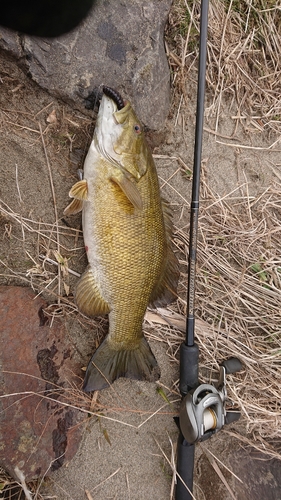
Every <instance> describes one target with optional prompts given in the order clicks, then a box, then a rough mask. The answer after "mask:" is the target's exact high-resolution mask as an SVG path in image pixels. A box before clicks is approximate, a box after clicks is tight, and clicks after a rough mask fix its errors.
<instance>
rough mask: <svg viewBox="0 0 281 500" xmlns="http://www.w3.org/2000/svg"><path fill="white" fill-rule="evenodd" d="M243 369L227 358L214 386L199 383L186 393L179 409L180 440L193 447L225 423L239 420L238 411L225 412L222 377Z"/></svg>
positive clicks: (223, 379) (224, 389)
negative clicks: (181, 435)
mask: <svg viewBox="0 0 281 500" xmlns="http://www.w3.org/2000/svg"><path fill="white" fill-rule="evenodd" d="M242 368H243V366H242V364H241V362H240V361H239V359H237V358H229V359H228V360H226V361H224V362H223V363H222V365H221V366H220V375H219V380H218V383H217V386H216V387H215V386H213V385H211V384H201V385H199V386H198V387H196V388H195V389H192V390H191V391H189V392H188V393H187V395H186V396H185V398H184V399H183V400H182V403H181V407H180V416H179V420H180V428H181V431H182V434H183V436H184V439H185V440H186V441H187V442H188V443H189V444H193V443H195V442H196V441H204V440H205V439H208V438H210V437H211V436H212V435H213V434H215V433H216V432H218V431H219V430H220V429H221V428H222V427H223V426H224V425H225V424H229V423H231V422H234V421H236V420H238V419H239V418H240V412H238V411H235V410H234V411H226V408H225V402H226V400H227V392H226V380H225V377H226V374H229V373H236V372H238V371H240V370H241V369H242Z"/></svg>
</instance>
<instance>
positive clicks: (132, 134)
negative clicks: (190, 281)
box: [66, 96, 178, 391]
mask: <svg viewBox="0 0 281 500" xmlns="http://www.w3.org/2000/svg"><path fill="white" fill-rule="evenodd" d="M75 186H76V187H75ZM70 196H72V197H73V198H74V200H73V202H72V203H71V204H70V205H69V207H67V209H66V214H67V215H68V214H71V213H72V212H74V213H77V211H78V205H79V206H80V208H82V207H83V213H82V222H83V235H84V241H85V247H86V251H87V257H88V262H89V268H88V269H87V270H86V272H85V273H84V275H83V276H82V278H81V280H80V282H79V283H78V286H77V290H76V301H77V305H78V308H79V309H80V310H81V311H82V312H84V313H85V314H88V315H89V316H95V315H97V314H103V313H108V314H109V333H108V336H107V337H106V339H105V341H104V342H103V343H102V345H101V346H100V347H99V348H98V349H97V351H96V352H95V353H94V355H93V357H92V359H91V361H90V363H89V365H88V369H87V372H86V376H85V382H84V389H85V390H86V391H91V390H97V389H102V388H104V387H106V386H108V385H109V384H110V383H112V382H113V381H114V380H115V379H116V378H118V377H120V376H126V377H131V378H136V379H146V380H155V379H157V378H158V377H159V369H158V365H157V362H156V360H155V358H154V355H153V354H152V352H151V350H150V347H149V345H148V343H147V341H146V340H145V338H144V336H143V332H142V323H143V318H144V314H145V310H146V308H147V306H148V304H149V303H151V302H157V301H160V302H165V301H170V299H171V298H172V297H175V294H176V291H175V290H176V284H177V279H178V268H177V261H176V258H175V256H174V254H173V252H172V249H171V231H172V224H171V220H170V214H169V210H168V208H167V206H166V204H165V202H163V201H162V200H161V196H160V189H159V182H158V177H157V172H156V168H155V165H154V161H153V158H152V155H151V152H150V150H149V148H148V146H147V145H146V142H145V139H144V136H143V132H142V130H141V125H140V123H139V121H138V119H137V117H136V115H135V113H134V111H133V109H132V107H131V105H130V103H128V102H127V103H126V104H125V105H124V108H122V109H121V110H118V109H117V106H116V103H115V102H114V100H113V99H111V98H110V97H109V96H103V99H102V102H101V107H100V111H99V115H98V120H97V124H96V128H95V133H94V138H93V141H92V144H91V146H90V150H89V152H88V155H87V158H86V160H85V165H84V179H83V181H79V182H78V183H76V185H74V186H73V188H72V190H71V191H70Z"/></svg>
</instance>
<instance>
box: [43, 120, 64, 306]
mask: <svg viewBox="0 0 281 500" xmlns="http://www.w3.org/2000/svg"><path fill="white" fill-rule="evenodd" d="M38 125H39V130H40V135H41V140H42V144H43V149H44V153H45V158H46V162H47V167H48V171H49V179H50V184H51V190H52V196H53V202H54V211H55V218H56V233H57V251H58V253H59V254H60V237H59V223H58V209H57V200H56V193H55V188H54V182H53V177H52V171H51V166H50V162H49V158H48V154H47V149H46V144H45V141H44V137H43V132H42V127H41V123H40V122H38ZM60 295H61V268H60V266H58V304H59V305H60Z"/></svg>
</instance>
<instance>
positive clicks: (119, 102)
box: [102, 85, 125, 111]
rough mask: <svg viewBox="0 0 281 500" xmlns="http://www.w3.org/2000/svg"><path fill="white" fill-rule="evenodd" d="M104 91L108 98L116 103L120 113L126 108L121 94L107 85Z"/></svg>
mask: <svg viewBox="0 0 281 500" xmlns="http://www.w3.org/2000/svg"><path fill="white" fill-rule="evenodd" d="M102 91H103V93H104V94H105V95H106V96H107V97H109V98H110V99H112V100H113V101H114V102H115V104H116V106H117V110H118V111H120V110H121V109H123V108H124V106H125V103H124V100H123V98H122V97H121V95H120V94H119V92H117V90H114V89H112V88H111V87H107V86H106V85H104V86H103V88H102Z"/></svg>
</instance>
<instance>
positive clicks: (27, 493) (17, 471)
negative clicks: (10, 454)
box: [14, 466, 32, 500]
mask: <svg viewBox="0 0 281 500" xmlns="http://www.w3.org/2000/svg"><path fill="white" fill-rule="evenodd" d="M14 471H15V474H16V476H17V478H18V480H19V482H20V485H21V487H22V489H23V491H24V494H25V498H26V500H32V496H31V492H30V491H29V489H28V487H27V485H26V482H25V475H24V473H23V472H22V471H21V470H20V469H19V467H18V466H16V467H15V468H14Z"/></svg>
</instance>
